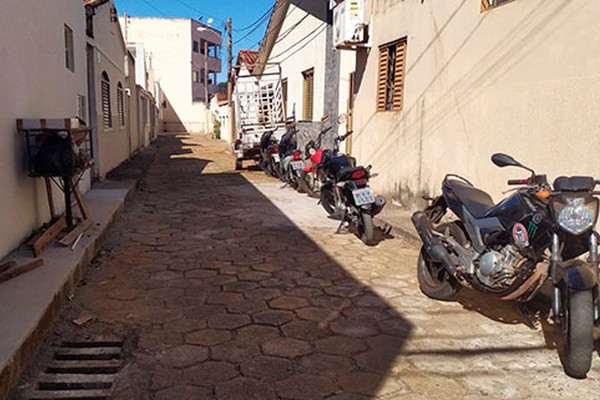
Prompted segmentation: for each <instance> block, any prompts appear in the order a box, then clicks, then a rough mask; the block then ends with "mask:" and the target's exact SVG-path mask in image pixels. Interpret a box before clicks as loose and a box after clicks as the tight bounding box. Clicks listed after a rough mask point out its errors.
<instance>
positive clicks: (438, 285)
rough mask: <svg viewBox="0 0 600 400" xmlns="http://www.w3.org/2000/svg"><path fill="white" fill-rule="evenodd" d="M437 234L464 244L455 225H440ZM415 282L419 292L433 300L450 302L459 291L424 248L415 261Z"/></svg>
mask: <svg viewBox="0 0 600 400" xmlns="http://www.w3.org/2000/svg"><path fill="white" fill-rule="evenodd" d="M435 230H436V231H437V232H440V233H445V232H446V230H447V231H448V234H449V235H450V236H451V237H452V238H454V240H456V241H457V242H458V243H460V244H461V245H464V244H466V242H467V239H466V237H465V234H464V232H463V231H462V229H460V227H459V226H458V225H456V223H453V222H450V223H446V224H441V225H439V226H438V227H436V228H435ZM417 280H418V281H419V288H420V289H421V292H423V294H425V295H426V296H427V297H430V298H432V299H435V300H450V299H451V298H452V296H454V295H455V294H456V293H458V291H459V290H460V288H461V286H460V284H459V283H458V282H457V281H456V279H455V278H454V277H453V276H450V274H448V271H446V270H445V269H444V267H443V266H442V264H441V263H439V262H436V261H434V260H432V259H431V257H429V255H428V254H427V252H426V251H425V247H421V252H420V253H419V259H418V261H417Z"/></svg>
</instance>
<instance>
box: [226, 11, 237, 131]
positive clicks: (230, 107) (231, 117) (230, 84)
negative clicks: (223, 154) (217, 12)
mask: <svg viewBox="0 0 600 400" xmlns="http://www.w3.org/2000/svg"><path fill="white" fill-rule="evenodd" d="M231 45H232V40H231V17H229V18H228V19H227V103H228V106H227V107H228V114H229V134H230V135H231V143H235V140H236V138H237V135H236V134H235V121H234V115H233V96H232V92H233V82H232V79H233V77H232V76H231V66H232V65H231V64H232V57H233V56H232V54H231V51H232V49H231Z"/></svg>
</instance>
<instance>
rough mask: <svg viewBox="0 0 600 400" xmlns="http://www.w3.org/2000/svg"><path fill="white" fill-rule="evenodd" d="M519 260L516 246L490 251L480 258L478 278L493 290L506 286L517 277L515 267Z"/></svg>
mask: <svg viewBox="0 0 600 400" xmlns="http://www.w3.org/2000/svg"><path fill="white" fill-rule="evenodd" d="M519 258H520V255H519V252H518V250H517V248H516V247H515V246H514V245H507V246H505V247H503V248H502V249H501V250H500V251H495V250H489V251H487V252H485V253H483V254H482V255H481V257H479V268H478V269H477V278H479V281H480V282H481V283H483V284H484V285H486V286H489V287H492V288H498V287H503V286H506V285H508V284H510V281H511V279H512V278H513V277H514V276H515V268H514V267H515V264H516V261H517V260H518V259H519Z"/></svg>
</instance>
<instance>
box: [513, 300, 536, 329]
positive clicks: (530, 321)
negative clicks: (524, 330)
mask: <svg viewBox="0 0 600 400" xmlns="http://www.w3.org/2000/svg"><path fill="white" fill-rule="evenodd" d="M517 308H518V309H519V311H520V312H521V316H522V317H523V323H524V324H525V325H527V327H528V328H529V329H533V330H537V328H538V322H537V318H535V312H533V311H532V310H530V309H529V307H527V305H526V304H523V303H518V304H517Z"/></svg>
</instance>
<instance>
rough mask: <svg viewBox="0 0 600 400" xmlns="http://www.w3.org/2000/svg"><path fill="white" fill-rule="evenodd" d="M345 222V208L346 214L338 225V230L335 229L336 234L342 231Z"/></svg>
mask: <svg viewBox="0 0 600 400" xmlns="http://www.w3.org/2000/svg"><path fill="white" fill-rule="evenodd" d="M344 222H346V211H345V210H344V215H342V220H341V221H340V225H339V226H338V228H337V230H336V231H335V233H336V234H339V233H341V230H342V226H344Z"/></svg>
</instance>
